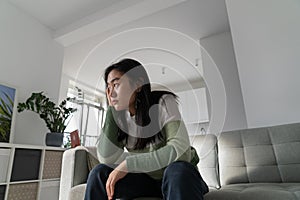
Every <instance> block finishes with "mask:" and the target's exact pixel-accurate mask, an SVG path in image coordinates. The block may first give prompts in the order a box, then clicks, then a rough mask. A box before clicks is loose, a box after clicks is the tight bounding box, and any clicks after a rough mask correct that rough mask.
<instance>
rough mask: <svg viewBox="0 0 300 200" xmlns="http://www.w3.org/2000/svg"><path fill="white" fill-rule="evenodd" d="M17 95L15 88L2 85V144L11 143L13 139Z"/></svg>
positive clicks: (0, 132)
mask: <svg viewBox="0 0 300 200" xmlns="http://www.w3.org/2000/svg"><path fill="white" fill-rule="evenodd" d="M16 93H17V90H16V89H15V88H13V87H11V86H7V85H4V84H2V83H0V142H5V143H9V142H10V141H12V139H13V130H14V121H15V120H14V119H15V115H16V107H17V105H16V103H17V101H16Z"/></svg>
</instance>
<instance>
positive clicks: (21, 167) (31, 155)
mask: <svg viewBox="0 0 300 200" xmlns="http://www.w3.org/2000/svg"><path fill="white" fill-rule="evenodd" d="M40 162H41V150H37V149H21V148H20V149H19V148H17V149H15V156H14V164H13V168H12V174H11V181H25V180H37V179H38V178H39V168H40Z"/></svg>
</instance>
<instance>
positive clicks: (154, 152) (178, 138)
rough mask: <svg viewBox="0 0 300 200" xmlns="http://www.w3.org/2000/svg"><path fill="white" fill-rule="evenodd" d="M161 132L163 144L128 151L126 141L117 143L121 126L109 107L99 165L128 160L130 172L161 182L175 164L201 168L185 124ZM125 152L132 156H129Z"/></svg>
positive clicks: (176, 123)
mask: <svg viewBox="0 0 300 200" xmlns="http://www.w3.org/2000/svg"><path fill="white" fill-rule="evenodd" d="M161 132H162V135H163V139H162V140H160V141H159V142H156V143H155V144H150V145H148V146H147V147H146V148H144V149H142V150H133V149H131V148H126V144H125V142H124V141H118V140H117V138H118V126H117V124H116V122H115V120H114V117H113V108H112V107H109V108H108V110H107V113H106V119H105V124H104V127H103V129H102V133H101V134H100V138H99V140H98V143H97V155H98V158H99V161H100V163H104V164H119V163H121V162H122V161H123V160H124V159H125V160H126V164H127V169H128V171H129V172H137V173H147V174H149V175H150V176H151V177H153V178H155V179H161V178H162V176H163V172H164V169H165V168H166V167H167V166H168V165H169V164H170V163H172V162H174V161H186V162H191V163H192V164H193V165H195V166H196V165H197V163H198V162H199V158H198V155H197V153H196V151H195V149H194V148H191V147H190V142H189V137H188V134H187V130H186V127H185V125H184V123H183V121H181V120H176V121H170V122H167V123H166V124H165V125H164V126H163V128H162V130H161ZM125 149H127V151H128V152H125V151H124V150H125Z"/></svg>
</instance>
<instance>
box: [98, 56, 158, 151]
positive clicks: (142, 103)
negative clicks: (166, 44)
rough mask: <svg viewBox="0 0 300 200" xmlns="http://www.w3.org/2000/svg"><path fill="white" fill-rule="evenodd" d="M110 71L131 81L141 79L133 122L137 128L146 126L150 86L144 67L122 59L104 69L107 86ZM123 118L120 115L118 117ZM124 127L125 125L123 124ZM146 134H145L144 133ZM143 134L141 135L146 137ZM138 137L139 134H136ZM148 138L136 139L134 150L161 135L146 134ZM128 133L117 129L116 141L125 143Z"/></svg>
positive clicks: (132, 60) (148, 117)
mask: <svg viewBox="0 0 300 200" xmlns="http://www.w3.org/2000/svg"><path fill="white" fill-rule="evenodd" d="M112 70H117V71H119V72H121V73H123V74H125V73H126V75H127V76H128V78H129V79H130V80H131V81H132V82H135V81H138V80H140V78H142V79H143V81H144V84H143V85H142V86H141V88H140V91H139V92H137V93H136V98H135V108H136V113H135V122H136V124H137V125H139V126H142V127H144V126H147V125H148V124H149V123H150V121H151V119H150V116H149V109H150V107H151V106H152V99H151V85H150V81H149V76H148V74H147V72H146V70H145V68H144V66H143V65H142V64H141V63H139V62H138V61H136V60H134V59H130V58H126V59H123V60H121V61H119V62H117V63H114V64H112V65H110V66H109V67H107V68H106V70H105V73H104V80H105V83H106V86H107V78H108V74H109V73H110V72H111V71H112ZM118 116H120V117H123V116H122V115H118ZM124 126H126V124H124ZM143 131H145V130H143ZM146 134H147V133H146ZM146 134H145V133H144V134H143V135H146ZM138 135H140V134H138ZM147 135H151V136H150V137H147V138H146V137H138V138H137V141H136V144H135V146H134V149H144V148H145V147H146V145H147V144H149V143H151V142H154V141H155V138H156V137H159V138H162V134H161V132H160V131H159V132H158V133H157V134H154V135H153V134H147ZM127 138H128V133H126V132H125V131H123V130H122V129H120V128H119V131H118V141H123V140H124V139H125V141H126V143H127Z"/></svg>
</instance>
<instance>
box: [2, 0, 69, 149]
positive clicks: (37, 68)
mask: <svg viewBox="0 0 300 200" xmlns="http://www.w3.org/2000/svg"><path fill="white" fill-rule="evenodd" d="M0 27H1V28H0V44H1V45H0V69H1V73H0V82H1V83H6V84H9V85H11V86H14V87H16V88H17V90H18V101H19V102H21V101H24V100H26V99H27V98H28V97H29V96H30V95H31V93H32V92H39V91H45V93H46V94H47V95H48V96H49V97H50V98H52V99H53V101H54V102H56V101H57V99H58V95H59V86H60V78H61V70H62V61H63V48H62V46H61V45H59V44H58V43H56V42H55V41H54V40H53V39H52V37H51V33H50V30H49V29H47V28H46V27H44V26H43V25H41V24H40V23H39V22H38V21H36V20H35V19H33V18H32V17H30V16H28V15H27V14H25V13H23V12H22V11H20V10H19V9H17V8H16V7H14V6H12V5H11V4H9V3H7V2H6V1H0ZM16 114H17V115H16V116H17V117H16V120H15V137H14V142H15V143H26V144H39V145H44V136H45V133H46V132H47V131H48V130H47V128H46V125H45V124H44V122H43V121H41V120H40V118H39V117H38V116H37V115H35V114H34V113H31V112H29V111H28V112H23V113H16Z"/></svg>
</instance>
